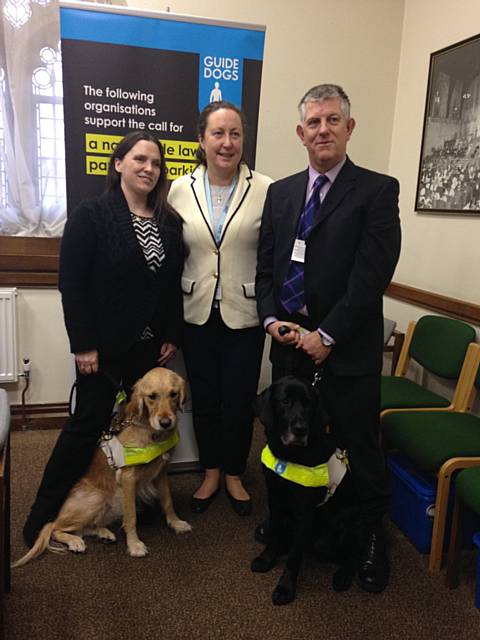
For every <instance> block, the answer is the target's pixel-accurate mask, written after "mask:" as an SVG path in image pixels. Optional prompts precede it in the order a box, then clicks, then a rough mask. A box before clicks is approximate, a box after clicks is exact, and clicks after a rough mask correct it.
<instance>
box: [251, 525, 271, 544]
mask: <svg viewBox="0 0 480 640" xmlns="http://www.w3.org/2000/svg"><path fill="white" fill-rule="evenodd" d="M269 524H270V523H269V521H268V520H264V521H263V522H260V524H257V526H256V527H255V540H256V541H257V542H259V543H260V544H267V542H268V529H269Z"/></svg>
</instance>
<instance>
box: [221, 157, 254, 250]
mask: <svg viewBox="0 0 480 640" xmlns="http://www.w3.org/2000/svg"><path fill="white" fill-rule="evenodd" d="M252 178H253V174H252V172H251V170H250V169H249V168H248V166H247V165H246V164H245V163H242V164H241V165H240V169H239V172H238V182H237V186H236V188H235V191H234V193H233V196H232V199H231V200H230V205H229V207H228V211H227V215H226V218H225V222H224V224H223V229H222V235H221V238H220V244H221V243H222V241H223V239H224V237H225V233H226V231H227V229H228V225H229V224H230V222H231V221H232V220H233V218H234V217H235V216H236V214H237V213H238V211H239V209H240V207H241V206H242V203H243V201H244V200H245V197H246V195H247V193H248V192H249V191H250V188H251V181H252Z"/></svg>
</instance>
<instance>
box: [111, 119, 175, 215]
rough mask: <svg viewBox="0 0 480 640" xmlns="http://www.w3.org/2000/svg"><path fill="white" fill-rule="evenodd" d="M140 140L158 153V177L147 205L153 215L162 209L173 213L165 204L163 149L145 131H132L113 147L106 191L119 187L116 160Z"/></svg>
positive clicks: (166, 186) (166, 184)
mask: <svg viewBox="0 0 480 640" xmlns="http://www.w3.org/2000/svg"><path fill="white" fill-rule="evenodd" d="M142 140H146V141H147V142H152V143H153V144H155V145H156V146H157V148H158V151H159V153H160V175H159V177H158V181H157V184H156V185H155V187H154V188H153V189H152V191H151V192H150V193H149V194H148V196H147V205H148V207H149V208H150V209H152V210H153V212H154V213H155V215H158V214H159V213H160V211H161V210H162V208H167V209H168V210H171V211H173V209H172V208H171V207H170V206H169V205H168V204H167V194H168V182H167V165H166V163H165V154H164V151H163V147H162V145H161V143H160V141H159V140H157V138H155V136H153V135H152V134H150V133H147V132H146V131H132V132H131V133H127V135H126V136H125V137H124V138H122V139H121V140H120V142H119V143H118V144H117V146H116V147H115V149H114V151H113V153H112V155H111V156H110V162H109V164H108V172H107V191H114V190H115V189H117V188H118V187H119V186H120V181H121V173H120V172H119V171H117V170H116V168H115V161H116V160H123V158H124V157H125V156H126V155H127V153H128V152H129V151H130V150H131V149H133V147H134V146H135V145H136V144H137V142H140V141H142Z"/></svg>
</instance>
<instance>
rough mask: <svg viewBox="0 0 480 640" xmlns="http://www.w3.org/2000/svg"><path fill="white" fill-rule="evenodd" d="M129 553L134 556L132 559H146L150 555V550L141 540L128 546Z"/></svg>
mask: <svg viewBox="0 0 480 640" xmlns="http://www.w3.org/2000/svg"><path fill="white" fill-rule="evenodd" d="M127 553H128V555H129V556H132V558H144V557H145V556H146V555H147V553H148V549H147V547H146V545H145V544H143V542H142V541H141V540H139V541H138V542H133V543H132V544H129V545H128V549H127Z"/></svg>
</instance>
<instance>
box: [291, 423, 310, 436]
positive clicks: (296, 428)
mask: <svg viewBox="0 0 480 640" xmlns="http://www.w3.org/2000/svg"><path fill="white" fill-rule="evenodd" d="M292 433H293V434H295V435H296V436H304V435H305V434H306V433H307V427H306V426H305V425H304V424H298V423H297V424H293V425H292Z"/></svg>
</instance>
